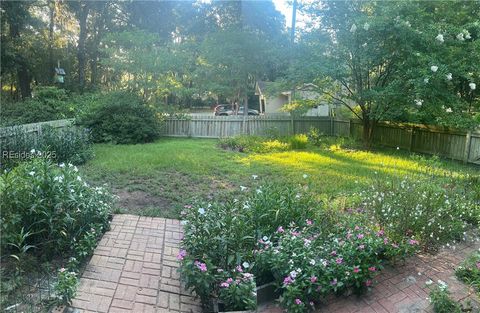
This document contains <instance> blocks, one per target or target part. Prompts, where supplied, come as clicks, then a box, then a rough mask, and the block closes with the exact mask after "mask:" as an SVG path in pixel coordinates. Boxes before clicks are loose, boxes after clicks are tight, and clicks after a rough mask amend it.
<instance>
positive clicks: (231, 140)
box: [219, 135, 290, 153]
mask: <svg viewBox="0 0 480 313" xmlns="http://www.w3.org/2000/svg"><path fill="white" fill-rule="evenodd" d="M219 146H220V147H221V148H222V149H226V150H233V151H238V152H246V153H268V152H279V151H287V150H290V146H289V144H288V143H286V142H282V141H280V140H278V139H273V138H266V137H260V136H252V135H238V136H233V137H227V138H222V139H220V142H219Z"/></svg>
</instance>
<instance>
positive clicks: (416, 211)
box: [360, 175, 480, 249]
mask: <svg viewBox="0 0 480 313" xmlns="http://www.w3.org/2000/svg"><path fill="white" fill-rule="evenodd" d="M467 187H468V186H467ZM465 188H466V186H463V185H462V184H458V183H457V181H456V180H454V179H451V180H448V179H446V178H443V177H436V176H433V175H432V176H431V177H430V178H429V179H428V180H426V179H420V178H418V177H417V178H415V177H411V178H410V177H405V178H404V179H399V180H378V181H377V182H376V183H375V184H374V185H373V186H372V187H371V188H370V189H368V190H366V191H364V192H361V193H360V198H362V199H363V204H362V205H363V206H365V207H366V208H367V209H368V210H370V211H371V212H372V213H373V214H374V215H375V218H376V219H377V221H378V222H379V223H380V225H382V226H383V227H385V229H386V230H388V232H389V234H390V235H391V236H393V237H402V236H405V235H414V236H415V238H417V240H419V241H420V243H421V245H422V246H423V247H425V248H426V249H435V248H437V247H438V246H440V245H442V244H445V243H448V242H450V241H453V240H461V239H463V238H464V236H465V232H466V231H467V230H468V229H469V228H471V227H472V226H477V227H478V223H479V216H480V203H479V202H478V201H475V200H474V199H472V198H471V196H470V195H469V191H468V189H465Z"/></svg>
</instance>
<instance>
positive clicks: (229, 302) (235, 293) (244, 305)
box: [219, 266, 257, 311]
mask: <svg viewBox="0 0 480 313" xmlns="http://www.w3.org/2000/svg"><path fill="white" fill-rule="evenodd" d="M225 277H227V278H226V279H225V280H222V281H221V282H220V294H219V299H220V300H221V301H223V303H224V305H225V308H228V309H229V310H233V311H238V310H255V309H256V306H257V298H256V292H255V287H256V284H255V279H254V276H253V274H252V273H248V272H245V271H244V270H243V269H242V267H241V266H238V267H237V269H235V270H233V271H232V272H231V273H230V274H228V275H226V276H225Z"/></svg>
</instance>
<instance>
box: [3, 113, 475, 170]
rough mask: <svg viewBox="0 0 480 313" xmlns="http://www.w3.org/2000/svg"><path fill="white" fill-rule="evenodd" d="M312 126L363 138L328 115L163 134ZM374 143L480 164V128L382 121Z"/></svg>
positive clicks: (354, 126) (179, 127)
mask: <svg viewBox="0 0 480 313" xmlns="http://www.w3.org/2000/svg"><path fill="white" fill-rule="evenodd" d="M72 122H73V120H71V119H69V120H57V121H50V122H41V123H34V124H25V125H20V126H15V127H5V128H1V129H0V144H1V140H2V139H4V138H5V137H9V136H11V135H12V133H13V132H14V131H15V129H17V128H18V127H22V128H23V129H24V130H25V131H26V132H27V133H29V134H31V135H33V136H34V138H37V137H38V136H39V135H41V132H42V127H43V126H45V125H48V126H51V127H54V128H65V127H70V126H72ZM312 127H314V128H316V129H318V131H320V132H322V133H324V134H326V135H331V136H343V137H349V136H350V137H353V138H356V139H360V138H362V133H363V129H362V124H361V122H359V121H354V120H350V121H348V120H338V119H332V118H329V117H291V116H288V115H272V116H248V117H245V118H244V117H243V116H191V117H189V118H186V119H178V118H168V119H166V120H165V122H164V125H163V127H162V135H163V136H170V137H199V138H224V137H229V136H235V135H239V134H248V135H260V136H261V135H275V136H287V135H292V134H302V133H307V132H308V131H309V130H310V129H311V128H312ZM373 137H374V138H373V142H374V143H375V144H377V145H382V146H387V147H399V148H402V149H406V150H409V151H411V152H419V153H425V154H435V155H439V156H442V157H446V158H450V159H454V160H460V161H464V162H468V163H473V164H477V165H480V131H470V132H466V131H453V130H445V129H441V128H438V127H430V126H424V125H394V124H387V123H383V124H379V125H377V126H376V128H375V131H374V136H373Z"/></svg>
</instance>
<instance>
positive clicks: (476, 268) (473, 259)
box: [455, 252, 480, 293]
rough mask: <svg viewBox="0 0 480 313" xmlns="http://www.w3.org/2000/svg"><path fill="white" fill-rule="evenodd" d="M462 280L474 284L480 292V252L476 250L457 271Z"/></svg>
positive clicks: (456, 273)
mask: <svg viewBox="0 0 480 313" xmlns="http://www.w3.org/2000/svg"><path fill="white" fill-rule="evenodd" d="M455 275H456V276H457V277H458V279H460V280H461V281H463V282H465V283H466V284H469V285H471V286H473V287H474V288H475V289H476V290H477V293H480V252H474V253H472V255H471V256H469V257H468V258H467V259H466V260H465V261H464V262H463V263H462V264H461V265H460V266H459V267H458V268H457V269H456V271H455Z"/></svg>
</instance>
